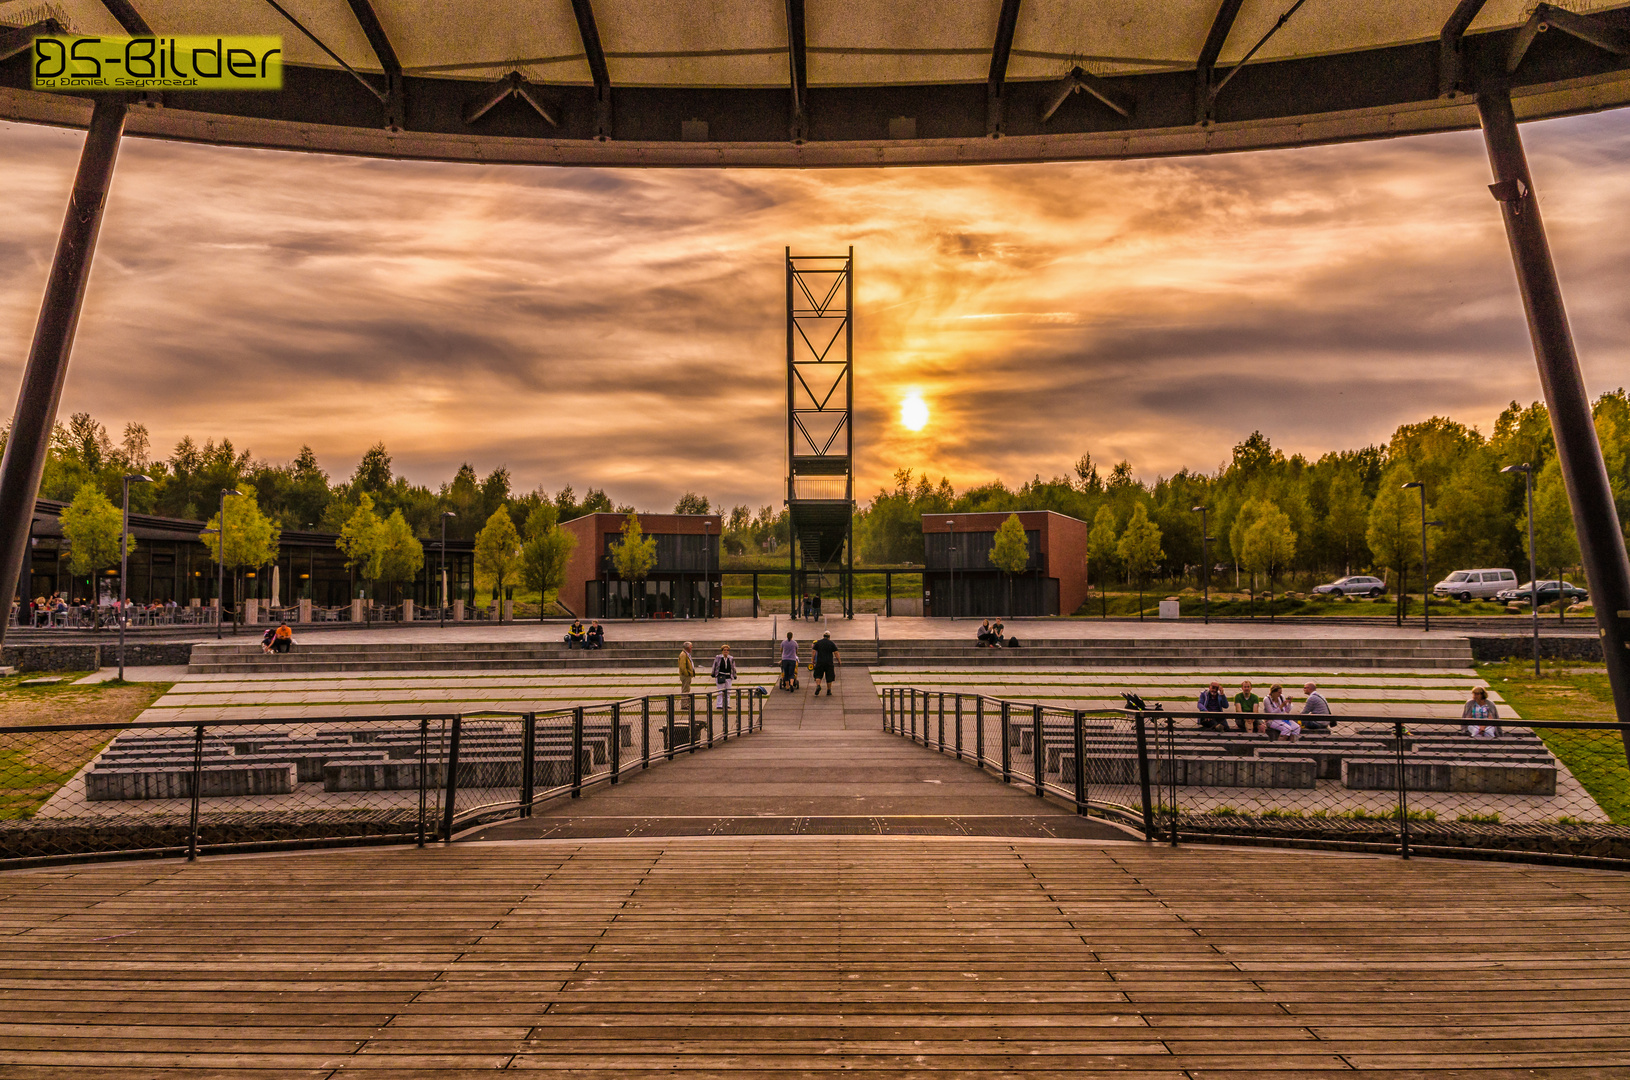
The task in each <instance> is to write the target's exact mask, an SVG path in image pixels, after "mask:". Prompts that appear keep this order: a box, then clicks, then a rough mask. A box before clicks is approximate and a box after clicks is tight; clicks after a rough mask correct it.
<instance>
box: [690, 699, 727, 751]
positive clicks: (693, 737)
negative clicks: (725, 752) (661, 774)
mask: <svg viewBox="0 0 1630 1080" xmlns="http://www.w3.org/2000/svg"><path fill="white" fill-rule="evenodd" d="M729 707H730V706H729V703H728V702H727V703H726V704H725V708H726V709H728V708H729ZM725 715H726V716H728V715H730V714H729V713H728V712H727V713H725ZM707 746H708V749H709V750H711V749H713V695H712V694H708V696H707ZM690 752H691V753H693V754H694V753H696V727H695V725H692V726H691V736H690Z"/></svg>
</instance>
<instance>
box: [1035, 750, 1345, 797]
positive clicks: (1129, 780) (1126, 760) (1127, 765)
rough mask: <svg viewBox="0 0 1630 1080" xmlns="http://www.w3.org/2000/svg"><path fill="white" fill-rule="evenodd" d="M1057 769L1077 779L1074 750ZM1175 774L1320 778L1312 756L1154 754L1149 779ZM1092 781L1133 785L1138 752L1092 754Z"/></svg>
mask: <svg viewBox="0 0 1630 1080" xmlns="http://www.w3.org/2000/svg"><path fill="white" fill-rule="evenodd" d="M1058 766H1059V767H1058V773H1059V777H1060V781H1061V782H1062V783H1064V784H1066V785H1071V784H1074V783H1075V751H1074V750H1073V749H1071V750H1069V751H1067V752H1065V753H1062V754H1060V755H1059V761H1058ZM1174 774H1175V776H1176V783H1177V784H1178V786H1180V787H1240V788H1311V787H1313V786H1314V782H1315V780H1316V779H1317V777H1316V772H1315V765H1314V763H1313V761H1312V760H1310V759H1296V758H1277V759H1271V760H1264V759H1259V758H1241V757H1230V756H1227V755H1222V754H1218V755H1213V756H1210V757H1179V758H1176V759H1167V758H1151V759H1150V760H1149V782H1150V783H1151V784H1153V785H1154V786H1156V787H1160V786H1164V785H1169V784H1171V783H1172V777H1173V775H1174ZM1087 781H1088V783H1089V785H1090V784H1108V785H1115V786H1131V785H1135V784H1137V783H1139V777H1138V758H1137V755H1136V754H1106V755H1090V756H1088V758H1087Z"/></svg>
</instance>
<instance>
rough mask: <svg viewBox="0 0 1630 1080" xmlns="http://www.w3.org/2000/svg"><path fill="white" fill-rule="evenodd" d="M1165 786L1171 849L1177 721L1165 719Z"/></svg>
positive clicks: (1174, 823) (1175, 811)
mask: <svg viewBox="0 0 1630 1080" xmlns="http://www.w3.org/2000/svg"><path fill="white" fill-rule="evenodd" d="M1166 786H1167V790H1168V791H1170V792H1171V796H1172V847H1176V846H1177V814H1178V805H1177V721H1176V720H1175V719H1173V718H1172V717H1170V716H1168V717H1167V718H1166Z"/></svg>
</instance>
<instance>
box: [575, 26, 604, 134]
mask: <svg viewBox="0 0 1630 1080" xmlns="http://www.w3.org/2000/svg"><path fill="white" fill-rule="evenodd" d="M572 14H573V15H575V16H577V33H578V36H579V37H581V38H582V39H583V56H584V58H585V59H587V60H588V62H589V74H590V75H591V76H592V77H593V78H594V101H595V109H594V129H595V130H594V137H595V138H596V139H598V140H599V141H601V142H605V141H606V140H607V139H609V138H611V70H610V69H609V68H607V67H606V50H605V49H604V48H602V47H601V45H600V30H599V28H598V27H596V26H595V25H594V5H593V4H592V3H590V0H572Z"/></svg>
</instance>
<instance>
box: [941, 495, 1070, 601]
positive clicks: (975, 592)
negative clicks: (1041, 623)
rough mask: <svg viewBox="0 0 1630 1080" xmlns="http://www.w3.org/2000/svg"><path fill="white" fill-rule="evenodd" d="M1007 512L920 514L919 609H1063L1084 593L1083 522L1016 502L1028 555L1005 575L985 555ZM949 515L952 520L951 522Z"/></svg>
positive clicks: (994, 541)
mask: <svg viewBox="0 0 1630 1080" xmlns="http://www.w3.org/2000/svg"><path fill="white" fill-rule="evenodd" d="M1009 516H1010V515H1008V514H1006V513H992V514H924V515H923V614H925V615H928V616H938V617H940V618H948V617H953V616H954V617H956V618H985V617H993V616H998V615H999V616H1004V617H1014V618H1017V617H1021V616H1033V615H1069V614H1072V613H1073V612H1074V611H1075V610H1076V608H1078V607H1080V606H1081V604H1082V603H1083V602H1084V601H1085V600H1086V598H1087V534H1088V533H1089V532H1090V531H1091V530H1090V529H1089V528H1088V526H1087V523H1086V522H1084V521H1081V520H1079V519H1078V518H1073V517H1067V516H1065V515H1064V514H1055V513H1053V512H1052V511H1050V510H1021V511H1019V514H1018V517H1019V524H1020V525H1022V526H1024V536H1025V540H1026V541H1027V542H1028V544H1029V547H1030V563H1029V565H1028V566H1027V567H1026V568H1025V570H1024V572H1023V573H1019V574H1014V575H1013V580H1012V582H1011V599H1010V594H1009V585H1010V582H1009V581H1008V575H1006V574H1005V573H1003V572H1002V571H1000V570H998V569H996V567H994V566H992V565H991V563H990V550H991V548H992V547H993V546H995V543H996V530H997V529H998V528H999V527H1000V526H1001V524H1002V522H1004V521H1006V520H1007V519H1008V517H1009ZM953 523H954V524H953Z"/></svg>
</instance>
